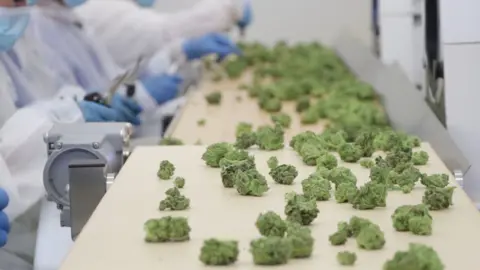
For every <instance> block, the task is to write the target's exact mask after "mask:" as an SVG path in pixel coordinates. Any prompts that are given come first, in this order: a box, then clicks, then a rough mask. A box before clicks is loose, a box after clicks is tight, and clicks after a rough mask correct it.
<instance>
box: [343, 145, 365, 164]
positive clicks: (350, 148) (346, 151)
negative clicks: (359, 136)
mask: <svg viewBox="0 0 480 270" xmlns="http://www.w3.org/2000/svg"><path fill="white" fill-rule="evenodd" d="M338 154H339V155H340V158H341V159H342V160H343V161H345V162H349V163H355V162H357V161H358V160H360V158H362V150H361V149H360V148H359V147H358V146H356V145H355V144H353V143H345V144H343V145H342V146H340V148H339V149H338Z"/></svg>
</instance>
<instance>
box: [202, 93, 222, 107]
mask: <svg viewBox="0 0 480 270" xmlns="http://www.w3.org/2000/svg"><path fill="white" fill-rule="evenodd" d="M205 100H206V101H207V103H208V104H210V105H218V104H220V102H221V101H222V93H220V92H219V91H215V92H212V93H210V94H207V95H205Z"/></svg>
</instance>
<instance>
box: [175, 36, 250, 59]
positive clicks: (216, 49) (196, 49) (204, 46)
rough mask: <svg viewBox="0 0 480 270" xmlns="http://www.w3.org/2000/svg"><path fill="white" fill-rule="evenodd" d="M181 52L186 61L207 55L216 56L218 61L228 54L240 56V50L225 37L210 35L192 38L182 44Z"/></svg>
mask: <svg viewBox="0 0 480 270" xmlns="http://www.w3.org/2000/svg"><path fill="white" fill-rule="evenodd" d="M183 52H184V53H185V55H186V56H187V59H188V60H194V59H200V58H202V57H203V56H207V55H209V54H216V55H218V57H219V60H222V59H223V58H225V57H227V56H228V55H230V54H240V53H241V51H240V49H239V48H238V47H237V46H236V45H235V44H234V43H233V42H232V41H231V40H230V39H229V38H228V37H227V36H225V35H222V34H218V33H212V34H207V35H205V36H202V37H199V38H193V39H189V40H187V41H185V42H184V43H183Z"/></svg>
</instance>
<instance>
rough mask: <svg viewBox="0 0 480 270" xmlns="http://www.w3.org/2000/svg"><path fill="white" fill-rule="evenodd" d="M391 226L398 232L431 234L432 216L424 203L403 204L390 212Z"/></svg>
mask: <svg viewBox="0 0 480 270" xmlns="http://www.w3.org/2000/svg"><path fill="white" fill-rule="evenodd" d="M392 221H393V227H394V228H395V230H397V231H399V232H406V231H410V232H412V233H413V234H415V235H431V234H432V221H433V219H432V216H431V215H430V213H429V212H428V208H427V206H426V205H424V204H418V205H403V206H400V207H398V208H397V209H395V212H394V213H393V214H392Z"/></svg>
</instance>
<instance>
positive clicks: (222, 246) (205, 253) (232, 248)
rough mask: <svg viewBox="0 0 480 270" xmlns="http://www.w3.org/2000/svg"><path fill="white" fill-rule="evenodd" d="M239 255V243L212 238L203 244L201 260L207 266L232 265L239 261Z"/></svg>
mask: <svg viewBox="0 0 480 270" xmlns="http://www.w3.org/2000/svg"><path fill="white" fill-rule="evenodd" d="M239 253H240V250H239V249H238V242H237V241H221V240H217V239H213V238H211V239H207V240H205V241H204V242H203V246H202V249H201V250H200V258H199V259H200V261H201V262H203V263H204V264H205V265H230V264H233V263H235V262H236V261H237V258H238V254H239Z"/></svg>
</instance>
